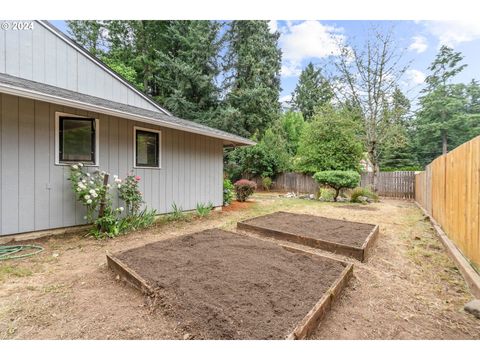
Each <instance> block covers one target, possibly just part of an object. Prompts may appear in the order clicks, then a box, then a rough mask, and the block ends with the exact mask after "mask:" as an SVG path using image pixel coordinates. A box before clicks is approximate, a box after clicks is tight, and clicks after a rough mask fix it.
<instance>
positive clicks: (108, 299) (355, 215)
mask: <svg viewBox="0 0 480 360" xmlns="http://www.w3.org/2000/svg"><path fill="white" fill-rule="evenodd" d="M274 211H288V212H296V213H305V214H311V215H320V216H325V217H330V218H335V219H340V220H350V221H358V222H365V223H372V224H379V225H380V234H379V237H378V240H377V241H376V243H375V245H374V247H373V251H372V253H371V255H370V257H369V258H368V260H367V262H366V263H360V262H359V261H356V260H352V259H348V258H345V257H341V256H338V255H329V256H331V257H335V258H338V259H343V260H346V261H350V262H352V263H354V275H353V278H352V279H351V280H350V282H349V285H348V286H347V287H346V288H345V289H344V291H343V293H342V294H343V295H342V296H341V298H340V299H339V301H338V302H336V303H335V304H334V306H333V308H332V311H331V312H330V313H328V314H327V315H326V317H325V318H324V319H323V321H322V322H321V323H320V326H319V328H318V330H317V331H316V332H315V333H314V334H313V336H312V338H313V339H480V321H479V320H477V319H475V318H474V317H473V316H472V315H469V314H467V313H465V312H464V311H463V305H464V304H465V303H466V302H467V301H469V300H470V299H472V295H471V294H470V293H469V291H468V288H467V287H466V285H465V282H464V281H463V279H462V277H461V275H460V273H459V272H458V270H457V269H456V267H455V266H454V264H453V262H452V261H450V259H449V258H448V257H447V255H446V252H445V251H444V249H443V247H442V245H441V243H440V241H439V240H438V239H437V238H436V236H435V234H434V231H433V229H432V227H431V225H430V223H429V221H428V220H426V219H424V216H423V215H422V213H421V211H420V210H419V209H418V208H417V207H416V206H415V204H414V203H412V202H407V201H400V200H382V202H380V203H376V204H371V205H358V206H357V205H352V204H348V205H347V204H330V203H319V202H316V201H309V200H298V199H285V198H279V197H278V195H277V194H272V193H261V194H257V195H256V196H255V197H254V198H253V200H252V201H251V202H248V203H245V204H239V205H237V204H236V205H234V206H232V207H231V208H230V209H228V211H224V212H214V213H212V214H211V215H210V216H209V217H208V218H206V219H191V220H189V221H177V222H167V221H166V220H161V221H159V222H158V224H157V225H156V226H155V227H154V228H151V229H149V230H145V231H139V232H136V233H132V234H129V235H127V236H121V237H118V238H116V239H114V240H106V241H98V240H94V239H91V238H87V237H83V236H81V235H79V234H70V235H62V236H55V237H50V238H46V239H40V240H39V241H37V242H36V243H39V244H41V245H42V246H44V247H45V251H44V252H43V253H41V254H39V255H37V256H35V257H32V258H27V259H23V260H17V261H14V260H9V261H3V262H0V338H1V339H182V338H184V336H185V335H186V333H185V331H184V330H183V329H182V328H181V327H180V326H179V324H178V322H176V321H175V320H173V318H172V317H170V316H168V315H166V314H165V313H164V312H163V310H162V308H161V307H158V306H152V304H151V302H150V301H149V299H148V298H146V297H144V296H143V295H142V294H141V293H140V292H139V291H137V290H135V289H133V288H131V287H129V286H127V285H125V284H123V283H122V282H120V281H118V280H117V279H116V276H115V275H114V274H113V273H112V272H111V271H110V270H109V269H108V268H107V267H106V258H105V253H106V251H109V252H112V253H114V252H118V251H122V250H128V249H132V248H136V247H138V246H142V245H146V244H150V243H153V242H157V241H159V240H165V239H169V238H172V237H174V236H178V235H186V234H192V233H194V232H197V231H201V230H206V229H211V228H214V227H220V228H222V229H225V230H230V231H235V227H236V223H237V221H239V220H245V219H247V218H250V217H254V216H259V215H263V214H267V213H271V212H274ZM265 240H267V241H272V242H275V243H282V242H281V241H277V240H274V239H268V238H265ZM29 243H32V242H29ZM285 244H286V243H285ZM288 245H290V246H295V247H298V248H303V247H302V245H298V244H292V243H288ZM309 250H311V251H315V252H318V253H319V254H324V255H325V254H326V253H325V252H322V251H321V250H316V249H313V250H312V249H311V248H309Z"/></svg>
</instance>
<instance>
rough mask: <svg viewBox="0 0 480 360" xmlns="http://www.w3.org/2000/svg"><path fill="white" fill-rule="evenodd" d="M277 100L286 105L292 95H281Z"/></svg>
mask: <svg viewBox="0 0 480 360" xmlns="http://www.w3.org/2000/svg"><path fill="white" fill-rule="evenodd" d="M279 100H280V102H281V103H282V104H286V105H288V103H289V102H290V101H291V100H292V95H283V96H281V97H280V99H279Z"/></svg>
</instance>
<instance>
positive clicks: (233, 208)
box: [222, 200, 255, 212]
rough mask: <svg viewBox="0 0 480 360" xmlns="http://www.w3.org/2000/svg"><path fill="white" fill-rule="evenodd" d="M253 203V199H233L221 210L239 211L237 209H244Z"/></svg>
mask: <svg viewBox="0 0 480 360" xmlns="http://www.w3.org/2000/svg"><path fill="white" fill-rule="evenodd" d="M253 204H255V203H254V202H253V201H248V200H247V201H243V202H240V201H237V200H234V201H232V203H231V204H230V205H228V206H225V207H224V208H223V209H222V211H223V212H232V211H239V210H246V209H248V208H249V207H251V206H252V205H253Z"/></svg>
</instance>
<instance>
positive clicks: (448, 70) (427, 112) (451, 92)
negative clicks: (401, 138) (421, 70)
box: [415, 46, 479, 165]
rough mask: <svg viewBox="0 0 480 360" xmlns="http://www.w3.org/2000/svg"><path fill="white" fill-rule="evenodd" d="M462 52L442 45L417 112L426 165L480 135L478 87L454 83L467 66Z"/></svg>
mask: <svg viewBox="0 0 480 360" xmlns="http://www.w3.org/2000/svg"><path fill="white" fill-rule="evenodd" d="M462 60H463V56H462V54H461V53H460V52H455V51H454V50H453V49H451V48H449V47H447V46H442V47H441V48H440V51H439V53H438V54H437V56H436V58H435V60H434V61H433V62H432V64H431V66H430V67H429V70H430V71H431V74H430V75H429V76H428V77H427V78H426V84H427V86H426V88H425V89H424V90H423V91H422V93H423V95H422V96H421V97H420V109H419V110H418V112H417V116H416V120H415V126H416V138H415V142H416V147H417V153H418V157H419V160H420V162H421V163H422V164H423V165H425V164H428V163H429V162H431V161H432V160H433V159H435V158H436V157H437V156H439V155H440V154H442V153H446V152H447V151H448V150H451V149H453V148H455V147H457V146H459V145H460V144H462V143H464V142H465V141H468V140H469V139H470V138H472V137H474V136H475V135H477V134H478V130H479V113H478V85H477V84H476V83H475V82H473V83H471V84H470V85H465V84H461V83H452V80H453V78H454V77H455V76H456V75H457V74H459V73H460V72H461V71H462V70H463V69H464V68H465V67H466V65H465V64H460V62H461V61H462Z"/></svg>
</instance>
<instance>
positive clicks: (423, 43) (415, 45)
mask: <svg viewBox="0 0 480 360" xmlns="http://www.w3.org/2000/svg"><path fill="white" fill-rule="evenodd" d="M427 48H428V44H427V39H426V38H425V37H424V36H414V37H412V43H411V44H410V46H409V47H408V50H411V51H416V52H417V53H418V54H420V53H423V52H424V51H425V50H427Z"/></svg>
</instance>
